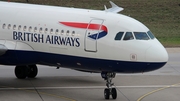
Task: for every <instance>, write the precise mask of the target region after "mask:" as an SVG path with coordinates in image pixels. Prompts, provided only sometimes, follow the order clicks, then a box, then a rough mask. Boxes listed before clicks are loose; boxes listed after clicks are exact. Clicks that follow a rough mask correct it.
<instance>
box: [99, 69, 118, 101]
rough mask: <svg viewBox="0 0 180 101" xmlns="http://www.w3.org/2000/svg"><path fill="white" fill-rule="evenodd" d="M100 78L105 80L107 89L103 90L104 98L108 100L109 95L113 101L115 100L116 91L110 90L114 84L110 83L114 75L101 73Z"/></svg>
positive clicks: (114, 89)
mask: <svg viewBox="0 0 180 101" xmlns="http://www.w3.org/2000/svg"><path fill="white" fill-rule="evenodd" d="M101 76H102V78H103V79H104V80H106V86H107V88H106V89H104V98H105V99H109V97H110V95H111V96H112V98H113V99H116V98H117V91H116V88H112V86H113V85H114V83H112V79H113V78H115V76H116V73H103V72H102V73H101Z"/></svg>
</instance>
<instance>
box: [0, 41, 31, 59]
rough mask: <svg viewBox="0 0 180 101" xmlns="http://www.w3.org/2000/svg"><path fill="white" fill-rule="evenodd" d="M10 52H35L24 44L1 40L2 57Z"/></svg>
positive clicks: (0, 51) (0, 52) (0, 50)
mask: <svg viewBox="0 0 180 101" xmlns="http://www.w3.org/2000/svg"><path fill="white" fill-rule="evenodd" d="M8 50H33V49H32V47H31V46H29V45H28V44H26V43H23V42H15V41H9V40H0V56H2V55H4V54H5V53H6V51H8Z"/></svg>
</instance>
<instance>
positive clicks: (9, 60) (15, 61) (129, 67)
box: [0, 50, 166, 73]
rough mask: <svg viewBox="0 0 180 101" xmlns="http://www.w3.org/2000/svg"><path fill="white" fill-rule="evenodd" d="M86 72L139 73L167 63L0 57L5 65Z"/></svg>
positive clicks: (19, 54) (16, 53)
mask: <svg viewBox="0 0 180 101" xmlns="http://www.w3.org/2000/svg"><path fill="white" fill-rule="evenodd" d="M57 63H60V64H61V65H60V67H66V68H72V69H78V70H86V71H92V72H101V71H104V72H119V73H139V72H147V71H152V70H156V69H159V68H161V67H162V66H164V65H165V64H166V62H157V63H156V62H155V63H153V62H127V61H118V60H107V59H95V58H87V57H79V56H69V55H62V54H53V53H45V52H35V51H20V50H8V51H7V52H6V54H4V55H3V56H0V64H3V65H28V64H42V65H50V66H57Z"/></svg>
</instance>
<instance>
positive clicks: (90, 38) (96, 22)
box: [84, 19, 103, 52]
mask: <svg viewBox="0 0 180 101" xmlns="http://www.w3.org/2000/svg"><path fill="white" fill-rule="evenodd" d="M102 24H103V20H101V19H92V20H91V21H90V22H89V24H88V26H87V30H86V34H85V38H84V39H85V44H84V45H85V46H84V47H85V49H84V50H85V51H89V52H97V38H98V35H99V31H100V28H101V26H102Z"/></svg>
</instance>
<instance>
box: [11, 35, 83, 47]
mask: <svg viewBox="0 0 180 101" xmlns="http://www.w3.org/2000/svg"><path fill="white" fill-rule="evenodd" d="M13 40H19V41H28V42H37V43H49V44H54V45H65V46H74V47H79V46H80V42H79V40H80V39H79V38H76V37H67V36H64V37H62V36H55V35H44V34H37V33H28V32H17V31H13Z"/></svg>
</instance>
